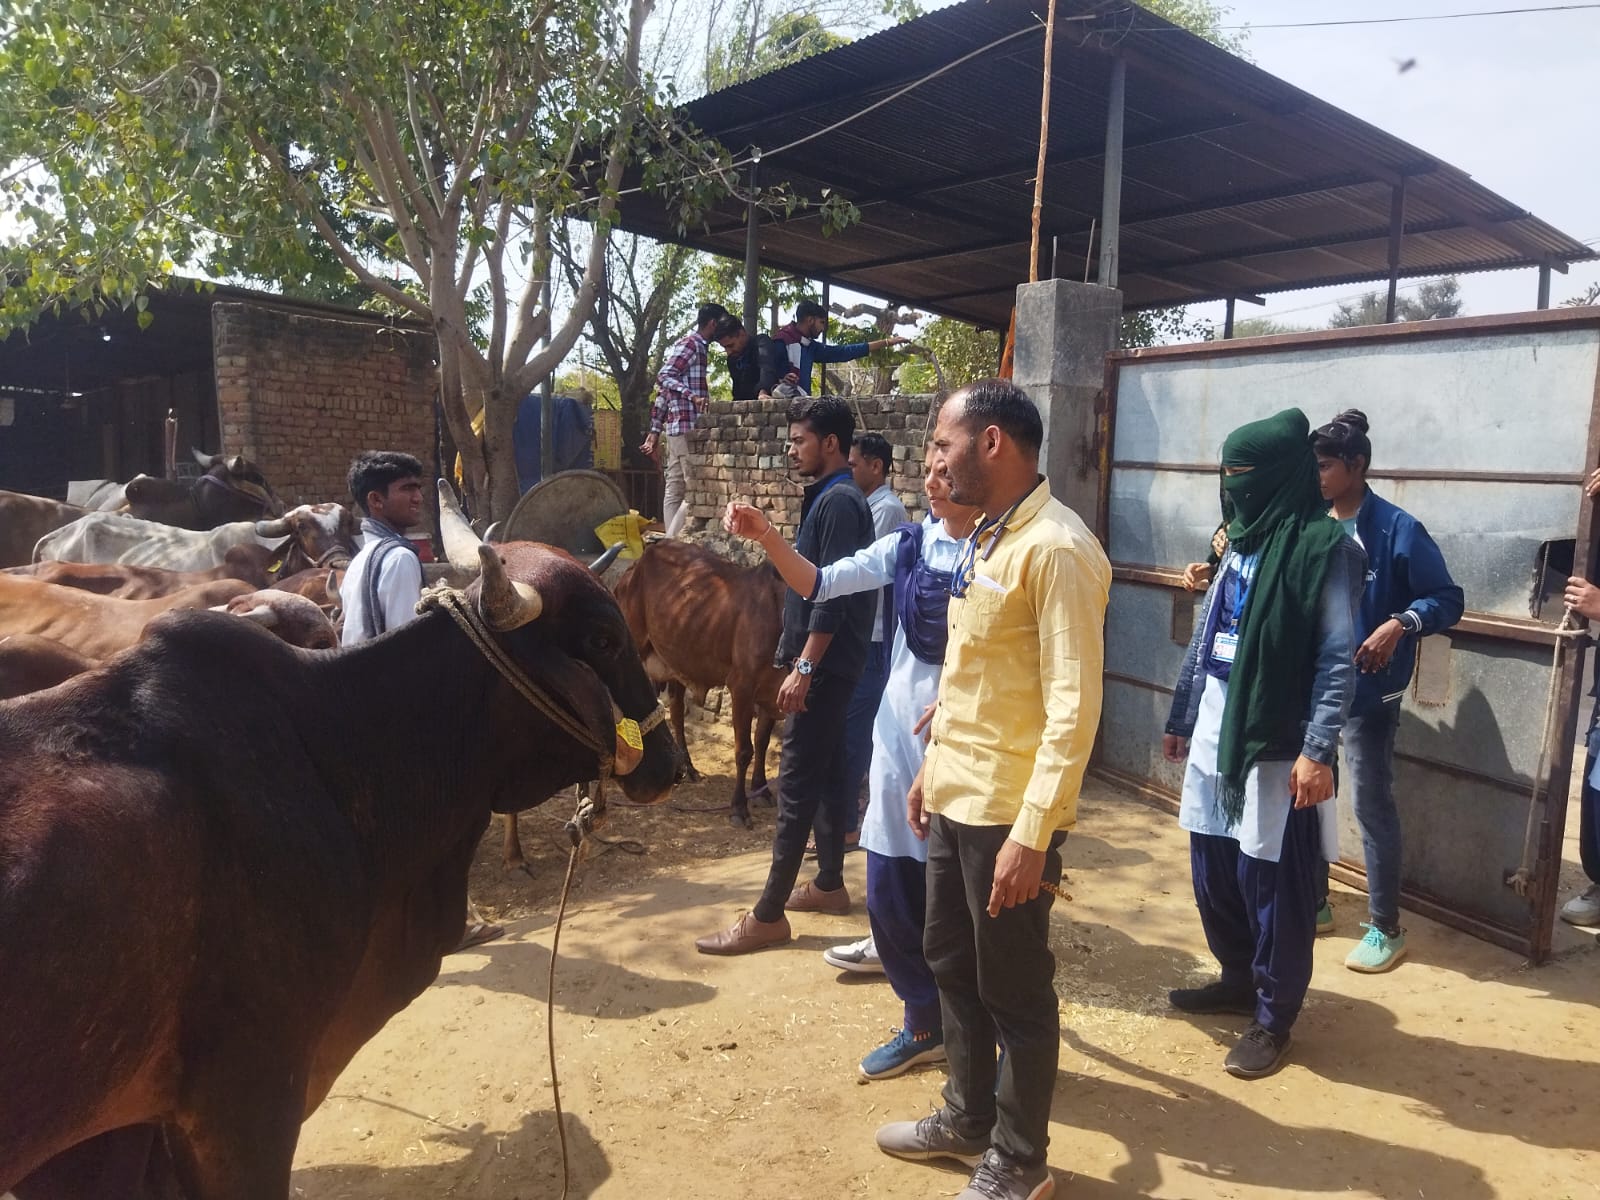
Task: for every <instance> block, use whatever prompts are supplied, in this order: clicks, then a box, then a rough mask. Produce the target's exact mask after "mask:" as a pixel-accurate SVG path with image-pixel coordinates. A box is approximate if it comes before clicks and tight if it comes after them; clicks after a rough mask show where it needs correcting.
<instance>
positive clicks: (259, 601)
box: [222, 588, 339, 650]
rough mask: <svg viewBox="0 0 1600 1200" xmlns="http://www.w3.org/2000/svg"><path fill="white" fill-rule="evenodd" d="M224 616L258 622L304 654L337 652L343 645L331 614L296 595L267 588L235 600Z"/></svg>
mask: <svg viewBox="0 0 1600 1200" xmlns="http://www.w3.org/2000/svg"><path fill="white" fill-rule="evenodd" d="M222 611H223V612H228V613H232V614H233V615H234V616H236V617H243V618H244V619H245V620H247V621H254V622H255V623H256V624H257V625H259V626H261V628H263V629H268V630H271V631H272V633H273V635H274V636H275V637H277V638H279V639H280V640H282V641H285V642H288V643H289V645H291V646H299V647H300V648H301V649H302V650H333V649H335V648H337V647H338V645H339V634H338V632H337V631H336V630H335V629H334V627H333V622H332V621H330V620H328V614H327V613H325V612H323V611H322V609H321V608H320V607H318V605H317V603H316V601H314V600H311V599H309V598H308V597H305V596H302V595H299V594H298V593H296V592H285V591H280V590H279V589H277V588H265V589H263V590H261V591H259V592H250V593H248V594H246V595H243V596H235V597H234V598H233V599H232V600H229V601H228V603H227V604H225V605H223V606H222Z"/></svg>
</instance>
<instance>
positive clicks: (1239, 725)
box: [1217, 408, 1345, 826]
mask: <svg viewBox="0 0 1600 1200" xmlns="http://www.w3.org/2000/svg"><path fill="white" fill-rule="evenodd" d="M1310 432H1311V423H1310V422H1309V421H1307V420H1306V415H1305V413H1303V412H1301V411H1300V410H1299V409H1297V408H1289V409H1285V410H1284V411H1283V412H1281V413H1279V414H1278V415H1277V416H1275V417H1268V418H1267V419H1266V420H1264V421H1253V422H1251V423H1250V424H1249V425H1241V426H1240V427H1239V428H1238V429H1235V430H1234V431H1233V432H1232V433H1230V434H1229V435H1228V440H1227V441H1226V442H1224V443H1223V446H1222V465H1223V466H1224V467H1249V468H1251V469H1250V470H1249V471H1246V472H1244V473H1243V474H1238V475H1226V474H1225V475H1224V476H1223V480H1222V486H1223V489H1224V490H1225V491H1226V493H1227V498H1228V500H1229V501H1230V502H1231V503H1232V505H1233V519H1232V520H1231V521H1230V522H1229V523H1228V540H1229V542H1230V543H1231V544H1232V546H1233V548H1234V549H1235V550H1236V551H1238V552H1239V553H1240V554H1259V555H1260V558H1259V559H1258V561H1257V564H1256V571H1255V577H1254V579H1253V581H1252V582H1251V584H1250V592H1249V596H1248V597H1247V599H1246V601H1245V607H1244V612H1243V613H1242V614H1240V618H1239V645H1238V648H1237V650H1236V652H1235V655H1234V660H1233V668H1232V670H1231V671H1230V672H1229V678H1228V702H1227V704H1226V706H1225V707H1224V708H1223V710H1222V730H1221V736H1220V739H1219V742H1218V746H1217V773H1218V774H1219V775H1220V776H1221V777H1222V786H1221V788H1220V789H1219V793H1220V797H1221V806H1222V812H1223V815H1224V816H1225V817H1226V818H1227V820H1228V824H1229V825H1230V826H1231V825H1236V824H1238V821H1239V818H1240V817H1241V816H1243V815H1244V787H1245V780H1246V778H1247V777H1248V776H1249V774H1250V769H1251V768H1252V767H1254V766H1255V765H1256V763H1258V762H1260V761H1262V760H1270V759H1283V758H1293V757H1295V756H1296V755H1297V754H1298V753H1299V747H1300V745H1301V742H1302V740H1303V733H1302V730H1301V723H1302V722H1303V721H1304V720H1305V718H1306V711H1307V700H1308V698H1309V696H1310V693H1311V684H1312V680H1313V677H1314V675H1315V673H1316V654H1317V622H1318V617H1319V614H1320V611H1321V604H1322V585H1323V581H1324V580H1326V578H1327V575H1328V564H1329V562H1331V561H1332V557H1333V551H1334V547H1336V546H1337V545H1338V544H1339V543H1340V542H1341V541H1342V540H1343V539H1344V536H1345V534H1344V530H1343V529H1342V528H1341V527H1340V525H1339V523H1338V522H1337V521H1335V520H1333V519H1332V518H1330V517H1329V516H1328V514H1327V508H1326V506H1325V505H1324V503H1323V500H1322V492H1321V489H1320V487H1319V486H1318V483H1317V459H1316V455H1315V454H1313V453H1312V450H1311V443H1310V441H1309V440H1308V439H1309V435H1310Z"/></svg>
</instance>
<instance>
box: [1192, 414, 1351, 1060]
mask: <svg viewBox="0 0 1600 1200" xmlns="http://www.w3.org/2000/svg"><path fill="white" fill-rule="evenodd" d="M1310 432H1311V426H1310V422H1309V421H1307V420H1306V416H1305V414H1304V413H1302V412H1301V411H1300V410H1299V409H1287V410H1285V411H1284V412H1281V413H1279V414H1277V416H1274V417H1269V418H1267V419H1266V420H1263V421H1254V422H1252V423H1251V424H1249V425H1242V426H1240V427H1239V428H1238V429H1235V430H1234V431H1233V432H1232V433H1231V434H1229V435H1228V439H1227V441H1226V442H1225V443H1224V444H1223V447H1222V476H1223V481H1222V482H1223V488H1224V489H1225V491H1226V493H1227V498H1228V501H1229V503H1230V505H1231V506H1232V519H1231V520H1230V522H1229V524H1228V549H1227V551H1226V553H1224V555H1223V557H1222V561H1221V562H1220V563H1219V564H1218V566H1217V572H1216V582H1214V583H1213V584H1212V586H1211V590H1210V592H1209V594H1208V595H1207V597H1206V603H1205V606H1204V608H1203V609H1202V610H1201V615H1200V618H1199V620H1198V621H1197V622H1196V625H1195V633H1194V637H1193V639H1192V640H1191V641H1190V644H1189V652H1188V654H1187V655H1186V656H1185V658H1184V665H1183V670H1182V672H1181V673H1180V675H1179V679H1178V687H1177V689H1176V692H1175V695H1174V697H1173V705H1172V713H1171V715H1170V717H1169V718H1168V720H1167V726H1166V736H1165V738H1164V739H1163V746H1162V749H1163V753H1164V755H1165V756H1166V758H1167V759H1168V761H1170V762H1183V761H1184V760H1185V759H1187V760H1188V765H1187V766H1186V768H1185V770H1184V778H1183V800H1182V803H1181V805H1180V808H1179V813H1178V820H1179V823H1180V824H1181V825H1182V826H1183V828H1184V829H1186V830H1187V831H1188V832H1189V860H1190V867H1191V870H1192V871H1193V875H1194V892H1195V901H1196V903H1197V904H1198V906H1199V908H1200V920H1201V924H1202V925H1203V926H1204V928H1205V933H1206V942H1207V944H1208V945H1209V946H1210V947H1211V952H1212V953H1213V954H1215V955H1216V957H1217V961H1218V962H1219V963H1220V964H1221V966H1222V977H1221V979H1219V980H1217V981H1216V982H1214V983H1210V984H1207V985H1206V986H1204V987H1199V988H1178V989H1176V990H1174V991H1173V992H1171V993H1170V999H1171V1001H1172V1005H1173V1007H1175V1008H1178V1009H1181V1010H1183V1011H1185V1012H1238V1013H1244V1014H1248V1015H1250V1016H1252V1017H1254V1020H1253V1021H1252V1022H1251V1025H1250V1027H1249V1028H1248V1029H1247V1030H1246V1031H1245V1033H1244V1035H1243V1036H1242V1037H1241V1038H1240V1039H1239V1042H1238V1044H1237V1045H1236V1046H1234V1048H1233V1049H1232V1050H1231V1051H1229V1053H1228V1057H1227V1060H1226V1062H1225V1064H1224V1065H1225V1066H1226V1068H1227V1070H1228V1072H1229V1073H1230V1074H1232V1075H1237V1076H1239V1077H1241V1078H1245V1079H1256V1078H1259V1077H1261V1076H1263V1075H1269V1074H1271V1073H1272V1072H1273V1071H1275V1070H1276V1069H1277V1068H1278V1066H1279V1064H1281V1063H1282V1061H1283V1056H1284V1054H1285V1052H1286V1051H1287V1050H1288V1047H1289V1030H1290V1027H1291V1026H1293V1024H1294V1021H1295V1018H1296V1017H1298V1016H1299V1014H1300V1006H1301V1004H1302V1003H1303V1001H1304V1000H1305V993H1306V988H1307V987H1308V986H1309V985H1310V982H1311V951H1312V945H1313V943H1314V941H1315V939H1316V914H1317V885H1318V877H1319V875H1320V873H1321V870H1322V863H1323V862H1324V861H1329V862H1331V861H1334V860H1336V859H1337V857H1338V835H1337V832H1336V825H1335V821H1334V814H1333V811H1332V805H1327V804H1324V802H1325V801H1327V800H1329V799H1331V798H1332V796H1333V761H1334V756H1335V754H1336V752H1337V746H1338V742H1339V730H1340V728H1341V727H1342V726H1343V724H1344V720H1345V716H1346V714H1347V713H1348V712H1349V710H1350V700H1351V697H1352V696H1353V694H1354V691H1355V662H1354V656H1355V647H1356V644H1357V638H1356V636H1355V629H1356V610H1357V606H1358V605H1359V603H1360V599H1361V593H1362V589H1363V587H1364V586H1365V582H1366V553H1365V552H1364V551H1363V550H1362V549H1361V547H1360V545H1359V544H1358V543H1356V542H1355V541H1354V540H1353V539H1351V538H1349V537H1347V536H1346V535H1345V532H1344V529H1343V528H1342V527H1341V526H1340V524H1339V523H1338V522H1337V521H1335V520H1333V519H1332V518H1331V517H1329V516H1328V514H1327V508H1326V505H1325V504H1324V503H1323V500H1322V495H1321V491H1320V488H1319V485H1318V480H1317V460H1316V456H1315V455H1314V454H1313V453H1312V449H1311V444H1310V441H1309V435H1310ZM1325 856H1326V858H1325Z"/></svg>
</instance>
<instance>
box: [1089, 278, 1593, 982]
mask: <svg viewBox="0 0 1600 1200" xmlns="http://www.w3.org/2000/svg"><path fill="white" fill-rule="evenodd" d="M1288 407H1298V408H1300V409H1302V410H1304V412H1305V413H1306V415H1307V416H1308V417H1309V418H1310V419H1311V424H1312V426H1313V427H1315V426H1317V425H1321V424H1323V423H1325V422H1327V421H1329V420H1331V419H1332V418H1333V416H1334V415H1335V414H1337V413H1338V412H1339V411H1340V410H1342V409H1345V408H1359V409H1361V410H1362V411H1363V412H1365V413H1366V414H1367V416H1368V417H1369V418H1370V420H1371V425H1372V442H1373V469H1372V471H1371V473H1370V474H1371V478H1372V480H1373V487H1374V490H1376V491H1377V492H1379V493H1380V494H1381V495H1383V496H1384V497H1386V498H1387V499H1389V500H1391V501H1393V502H1394V503H1396V504H1398V505H1399V506H1400V507H1402V508H1404V509H1405V510H1407V511H1408V512H1410V513H1412V514H1413V515H1415V516H1416V517H1417V518H1419V519H1420V520H1421V521H1422V522H1423V523H1424V524H1425V525H1426V526H1427V527H1428V530H1429V532H1430V533H1432V534H1433V536H1434V538H1435V540H1436V541H1437V542H1438V543H1439V546H1440V549H1441V550H1442V551H1443V553H1444V557H1445V560H1446V562H1447V563H1448V564H1449V566H1450V570H1451V573H1452V574H1453V575H1454V576H1455V578H1456V580H1457V582H1459V583H1460V584H1461V586H1462V588H1463V589H1464V590H1465V592H1466V599H1467V614H1466V616H1465V617H1464V618H1463V620H1462V621H1461V623H1460V624H1459V625H1458V626H1456V628H1455V629H1453V630H1452V631H1450V633H1449V634H1448V635H1446V637H1445V638H1442V639H1430V640H1431V641H1434V642H1435V644H1434V645H1432V646H1429V647H1428V653H1427V654H1426V655H1425V656H1424V659H1425V661H1424V662H1423V663H1422V664H1421V666H1420V667H1419V679H1418V680H1417V681H1416V682H1415V684H1414V687H1413V693H1412V694H1411V695H1408V696H1407V698H1406V700H1405V703H1404V707H1403V709H1402V716H1401V724H1400V730H1399V735H1398V738H1397V743H1396V752H1395V793H1396V797H1397V800H1398V803H1399V807H1400V814H1401V822H1402V825H1403V829H1404V835H1405V867H1404V875H1403V878H1402V900H1403V903H1404V904H1405V905H1406V907H1408V908H1410V909H1412V910H1413V911H1416V912H1420V913H1422V914H1424V915H1426V916H1429V917H1432V918H1434V919H1436V920H1439V921H1442V922H1444V923H1445V924H1448V925H1452V926H1455V927H1456V928H1459V929H1463V930H1465V931H1467V932H1469V933H1472V934H1474V935H1476V936H1479V937H1482V938H1485V939H1487V940H1489V941H1492V942H1496V943H1498V944H1500V945H1503V946H1508V947H1511V948H1513V949H1516V950H1520V951H1522V952H1523V953H1525V954H1527V955H1528V956H1529V958H1531V959H1533V960H1535V961H1538V960H1540V959H1542V958H1543V957H1544V956H1545V955H1546V954H1547V953H1548V951H1549V947H1550V936H1551V930H1552V925H1553V921H1554V913H1555V902H1556V894H1555V888H1556V877H1557V875H1558V873H1559V867H1560V855H1561V834H1562V829H1563V826H1564V821H1565V816H1566V800H1567V790H1568V785H1569V781H1570V773H1571V769H1572V748H1573V743H1574V740H1575V738H1576V725H1577V716H1578V707H1579V704H1580V699H1581V695H1582V692H1583V686H1582V683H1583V678H1584V676H1583V672H1582V661H1583V657H1584V648H1583V644H1582V642H1581V641H1577V640H1569V642H1568V649H1567V650H1566V652H1565V653H1564V655H1563V667H1562V669H1561V671H1560V677H1559V678H1558V679H1557V680H1556V695H1557V701H1558V707H1557V709H1556V714H1555V719H1554V720H1553V721H1552V722H1551V730H1552V732H1551V737H1550V744H1549V750H1548V758H1547V764H1546V769H1545V772H1544V778H1543V779H1542V780H1541V781H1540V786H1539V787H1538V788H1537V789H1535V786H1534V779H1533V776H1534V773H1535V771H1536V770H1537V768H1538V762H1539V756H1540V745H1539V739H1540V735H1541V732H1542V731H1543V729H1544V725H1545V712H1546V707H1547V699H1548V697H1549V696H1550V689H1551V666H1552V655H1553V653H1554V650H1553V647H1554V643H1555V641H1556V638H1555V635H1554V632H1553V631H1554V628H1555V626H1556V625H1557V624H1558V623H1559V622H1560V620H1561V617H1562V613H1563V607H1562V603H1561V592H1560V587H1559V582H1564V579H1565V575H1566V574H1567V573H1568V571H1569V569H1570V570H1572V571H1573V573H1579V574H1584V575H1586V576H1587V577H1589V578H1593V577H1594V573H1595V566H1596V544H1595V543H1596V534H1597V533H1600V528H1597V526H1596V525H1595V523H1594V522H1592V520H1591V513H1592V509H1593V507H1594V506H1593V505H1592V504H1590V503H1588V502H1587V501H1585V500H1584V499H1583V492H1582V487H1581V484H1582V482H1583V480H1584V478H1585V473H1586V471H1588V470H1591V469H1593V468H1594V467H1595V466H1596V465H1597V463H1600V444H1597V440H1596V439H1597V436H1600V426H1597V424H1596V412H1597V409H1600V310H1596V309H1575V310H1572V311H1571V312H1555V313H1550V312H1543V313H1528V314H1521V315H1518V316H1513V317H1498V318H1468V319H1464V320H1456V321H1437V322H1427V323H1421V324H1409V325H1389V326H1376V327H1372V328H1368V329H1360V330H1337V331H1328V332H1324V333H1316V334H1305V335H1288V336H1281V337H1272V338H1260V339H1251V340H1247V341H1237V342H1211V343H1202V344H1199V345H1192V346H1174V347H1165V348H1158V349H1154V350H1140V351H1127V352H1119V353H1117V354H1114V355H1112V356H1111V357H1110V358H1109V359H1108V362H1107V380H1106V390H1105V402H1104V411H1103V412H1102V422H1101V445H1102V454H1101V463H1100V465H1101V502H1100V506H1099V513H1098V532H1099V534H1100V537H1101V539H1102V541H1103V542H1104V544H1105V546H1106V549H1107V552H1108V553H1109V555H1110V557H1111V561H1112V565H1113V569H1114V578H1113V583H1112V589H1111V603H1110V608H1109V612H1108V615H1107V624H1106V699H1105V715H1104V718H1103V719H1102V722H1101V734H1100V743H1099V746H1098V748H1097V753H1096V760H1095V768H1096V770H1097V771H1098V772H1099V773H1100V774H1102V775H1104V776H1106V777H1108V778H1110V779H1112V780H1114V781H1116V782H1118V783H1121V784H1123V785H1125V786H1129V787H1132V788H1134V789H1135V790H1137V791H1138V792H1140V793H1142V794H1143V795H1145V796H1147V797H1149V798H1152V799H1155V800H1157V801H1159V802H1161V803H1164V804H1166V805H1168V806H1171V807H1174V808H1175V806H1176V796H1177V789H1178V787H1179V785H1180V783H1181V780H1182V774H1181V768H1178V767H1175V766H1173V765H1171V764H1169V763H1167V762H1165V761H1163V759H1162V757H1161V745H1160V743H1161V731H1162V726H1163V724H1164V722H1165V720H1166V716H1167V709H1168V706H1169V704H1170V702H1171V698H1172V685H1173V682H1174V681H1175V680H1176V678H1177V673H1178V669H1179V665H1180V662H1181V659H1182V657H1183V652H1184V648H1185V646H1186V645H1187V643H1188V638H1189V633H1190V630H1191V629H1192V627H1193V621H1194V616H1195V612H1196V600H1197V597H1195V596H1191V595H1190V594H1188V593H1187V592H1185V591H1184V590H1183V589H1182V586H1181V584H1180V581H1179V580H1180V574H1181V571H1182V568H1183V564H1185V563H1187V562H1192V561H1196V560H1198V559H1201V558H1204V557H1205V554H1206V550H1207V548H1208V546H1209V542H1210V538H1211V534H1212V531H1213V530H1214V529H1215V528H1216V525H1217V520H1218V512H1219V504H1218V484H1217V458H1218V453H1219V451H1220V449H1221V445H1222V441H1223V439H1224V438H1225V437H1226V436H1227V434H1228V432H1229V431H1230V430H1232V429H1233V428H1234V427H1236V426H1238V425H1241V424H1243V423H1245V422H1247V421H1252V420H1255V419H1257V418H1260V417H1264V416H1268V415H1270V414H1272V413H1274V412H1277V411H1279V410H1281V409H1284V408H1288ZM1574 550H1575V553H1574ZM1568 564H1575V566H1572V567H1569V565H1568ZM1558 581H1559V582H1558ZM1552 588H1553V592H1552ZM1446 640H1447V644H1446ZM1418 689H1422V690H1423V692H1424V694H1425V695H1427V697H1428V698H1429V699H1430V700H1431V701H1432V703H1430V704H1423V703H1419V702H1418V698H1417V690H1418ZM1340 816H1341V822H1342V827H1341V848H1342V852H1343V854H1344V856H1345V858H1344V862H1343V863H1341V864H1339V865H1338V866H1336V867H1335V868H1334V873H1335V875H1336V876H1337V877H1338V878H1340V879H1342V880H1344V881H1345V882H1349V883H1354V884H1356V885H1357V886H1360V885H1361V884H1362V883H1363V882H1364V877H1363V872H1362V864H1361V859H1362V855H1361V838H1360V831H1359V829H1358V828H1357V826H1356V823H1355V819H1354V816H1353V814H1352V812H1351V809H1350V805H1349V802H1348V800H1347V799H1343V798H1341V800H1340ZM1525 844H1526V850H1525ZM1522 865H1526V866H1530V867H1531V868H1532V886H1531V887H1530V888H1529V889H1528V893H1527V895H1525V896H1524V895H1520V894H1518V892H1517V891H1515V890H1513V889H1512V888H1511V887H1510V886H1508V885H1507V882H1506V880H1507V878H1508V876H1510V875H1511V874H1512V873H1513V872H1515V871H1516V870H1517V868H1518V867H1519V866H1522Z"/></svg>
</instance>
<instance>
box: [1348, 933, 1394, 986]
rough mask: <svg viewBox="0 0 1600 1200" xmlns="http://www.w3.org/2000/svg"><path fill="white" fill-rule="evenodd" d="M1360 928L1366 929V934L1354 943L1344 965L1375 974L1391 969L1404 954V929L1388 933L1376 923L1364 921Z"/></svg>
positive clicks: (1364, 972) (1367, 973)
mask: <svg viewBox="0 0 1600 1200" xmlns="http://www.w3.org/2000/svg"><path fill="white" fill-rule="evenodd" d="M1362 928H1364V929H1365V930H1366V931H1367V932H1366V936H1365V937H1363V938H1362V939H1361V940H1360V941H1359V942H1357V943H1356V948H1355V949H1354V950H1352V951H1350V954H1349V956H1348V957H1347V958H1346V959H1345V960H1344V965H1345V966H1347V967H1349V968H1350V969H1351V970H1352V971H1360V972H1361V973H1362V974H1363V975H1377V974H1380V973H1382V972H1384V971H1388V970H1392V969H1393V968H1394V966H1395V964H1397V963H1398V962H1399V961H1400V960H1401V959H1402V958H1404V957H1405V956H1406V933H1405V930H1403V929H1402V930H1401V931H1400V932H1399V933H1396V934H1393V935H1390V934H1387V933H1385V932H1384V931H1383V930H1381V929H1379V928H1378V927H1377V926H1376V925H1367V924H1366V923H1365V922H1363V924H1362Z"/></svg>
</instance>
